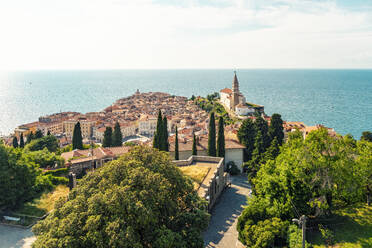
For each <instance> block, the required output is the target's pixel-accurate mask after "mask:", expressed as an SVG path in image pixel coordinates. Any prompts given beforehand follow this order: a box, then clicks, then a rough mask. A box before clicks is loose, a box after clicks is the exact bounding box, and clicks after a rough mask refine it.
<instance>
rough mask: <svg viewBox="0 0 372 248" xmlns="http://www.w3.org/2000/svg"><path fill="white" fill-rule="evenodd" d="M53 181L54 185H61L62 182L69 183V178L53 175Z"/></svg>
mask: <svg viewBox="0 0 372 248" xmlns="http://www.w3.org/2000/svg"><path fill="white" fill-rule="evenodd" d="M51 181H52V183H53V185H55V186H57V185H60V184H62V185H68V179H67V178H66V177H52V178H51Z"/></svg>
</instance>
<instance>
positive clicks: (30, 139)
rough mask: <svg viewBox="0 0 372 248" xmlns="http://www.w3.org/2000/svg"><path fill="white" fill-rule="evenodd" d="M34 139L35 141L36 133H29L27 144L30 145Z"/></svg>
mask: <svg viewBox="0 0 372 248" xmlns="http://www.w3.org/2000/svg"><path fill="white" fill-rule="evenodd" d="M33 139H35V137H34V133H33V132H29V133H28V134H27V140H26V142H27V144H28V143H30V142H31V141H32V140H33Z"/></svg>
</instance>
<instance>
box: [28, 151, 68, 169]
mask: <svg viewBox="0 0 372 248" xmlns="http://www.w3.org/2000/svg"><path fill="white" fill-rule="evenodd" d="M21 158H22V161H23V162H25V163H26V164H35V165H36V166H37V167H40V168H46V167H48V166H49V167H53V166H54V165H55V164H57V166H59V167H62V166H64V160H63V158H62V157H60V156H58V155H56V154H55V153H54V152H50V151H49V150H48V149H47V148H46V147H45V148H44V149H42V150H39V151H27V152H23V153H22V156H21Z"/></svg>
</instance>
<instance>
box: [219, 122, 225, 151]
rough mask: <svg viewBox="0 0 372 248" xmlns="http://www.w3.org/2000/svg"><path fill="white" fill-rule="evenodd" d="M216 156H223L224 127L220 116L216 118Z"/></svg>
mask: <svg viewBox="0 0 372 248" xmlns="http://www.w3.org/2000/svg"><path fill="white" fill-rule="evenodd" d="M217 157H225V129H224V121H223V117H222V116H220V119H219V120H218V137H217Z"/></svg>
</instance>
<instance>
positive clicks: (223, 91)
mask: <svg viewBox="0 0 372 248" xmlns="http://www.w3.org/2000/svg"><path fill="white" fill-rule="evenodd" d="M220 92H222V93H226V94H231V93H232V90H231V89H229V88H225V89H222V90H220Z"/></svg>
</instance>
